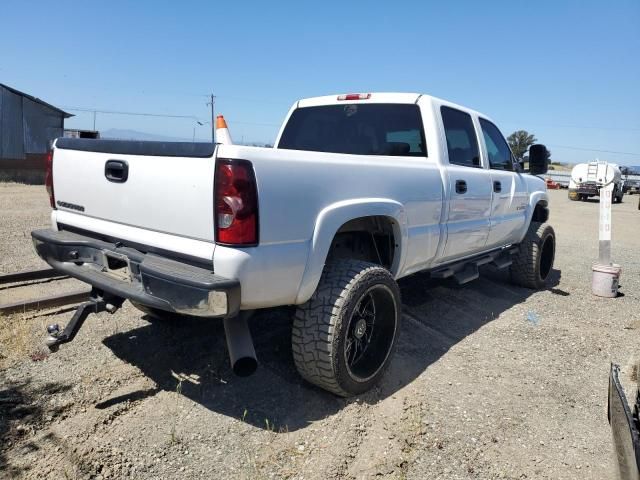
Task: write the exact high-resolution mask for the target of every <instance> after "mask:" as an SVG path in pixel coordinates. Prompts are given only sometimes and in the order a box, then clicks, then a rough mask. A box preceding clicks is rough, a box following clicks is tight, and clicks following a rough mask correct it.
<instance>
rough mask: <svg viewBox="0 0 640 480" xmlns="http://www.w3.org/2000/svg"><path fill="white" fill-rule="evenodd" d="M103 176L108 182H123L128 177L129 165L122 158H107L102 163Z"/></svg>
mask: <svg viewBox="0 0 640 480" xmlns="http://www.w3.org/2000/svg"><path fill="white" fill-rule="evenodd" d="M104 176H105V177H106V178H107V180H109V181H110V182H114V183H124V182H126V181H127V178H129V165H128V164H127V162H125V161H124V160H109V161H107V163H105V164H104Z"/></svg>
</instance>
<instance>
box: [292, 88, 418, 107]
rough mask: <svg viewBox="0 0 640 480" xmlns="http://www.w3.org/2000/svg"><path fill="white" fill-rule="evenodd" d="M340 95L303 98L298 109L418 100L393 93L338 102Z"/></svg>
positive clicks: (413, 96) (414, 95) (415, 97)
mask: <svg viewBox="0 0 640 480" xmlns="http://www.w3.org/2000/svg"><path fill="white" fill-rule="evenodd" d="M340 95H346V94H344V93H336V94H334V95H325V96H323V97H311V98H303V99H302V100H300V101H299V102H298V105H297V106H298V108H304V107H317V106H320V105H341V104H345V103H416V102H417V101H418V99H419V98H420V94H419V93H395V92H378V93H371V94H370V95H371V96H370V97H369V98H368V99H366V100H338V97H339V96H340Z"/></svg>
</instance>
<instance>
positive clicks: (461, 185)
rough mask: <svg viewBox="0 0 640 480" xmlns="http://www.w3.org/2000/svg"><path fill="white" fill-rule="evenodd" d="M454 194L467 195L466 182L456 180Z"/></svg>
mask: <svg viewBox="0 0 640 480" xmlns="http://www.w3.org/2000/svg"><path fill="white" fill-rule="evenodd" d="M456 193H467V182H466V181H464V180H456Z"/></svg>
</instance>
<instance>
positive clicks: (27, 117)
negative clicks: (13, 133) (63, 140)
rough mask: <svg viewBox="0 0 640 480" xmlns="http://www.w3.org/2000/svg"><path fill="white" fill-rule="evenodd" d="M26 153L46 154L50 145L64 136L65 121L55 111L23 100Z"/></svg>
mask: <svg viewBox="0 0 640 480" xmlns="http://www.w3.org/2000/svg"><path fill="white" fill-rule="evenodd" d="M22 118H23V120H22V124H23V128H24V153H45V152H46V151H47V150H48V149H49V143H50V142H51V141H52V140H53V139H54V138H58V137H62V135H63V134H64V125H63V123H64V120H63V118H62V115H61V114H60V113H59V112H56V111H55V110H51V109H50V108H47V107H45V106H44V105H40V104H39V103H36V102H34V101H33V100H30V99H28V98H24V97H23V98H22Z"/></svg>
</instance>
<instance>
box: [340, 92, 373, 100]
mask: <svg viewBox="0 0 640 480" xmlns="http://www.w3.org/2000/svg"><path fill="white" fill-rule="evenodd" d="M370 98H371V94H370V93H347V94H346V95H340V96H338V100H369V99H370Z"/></svg>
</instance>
